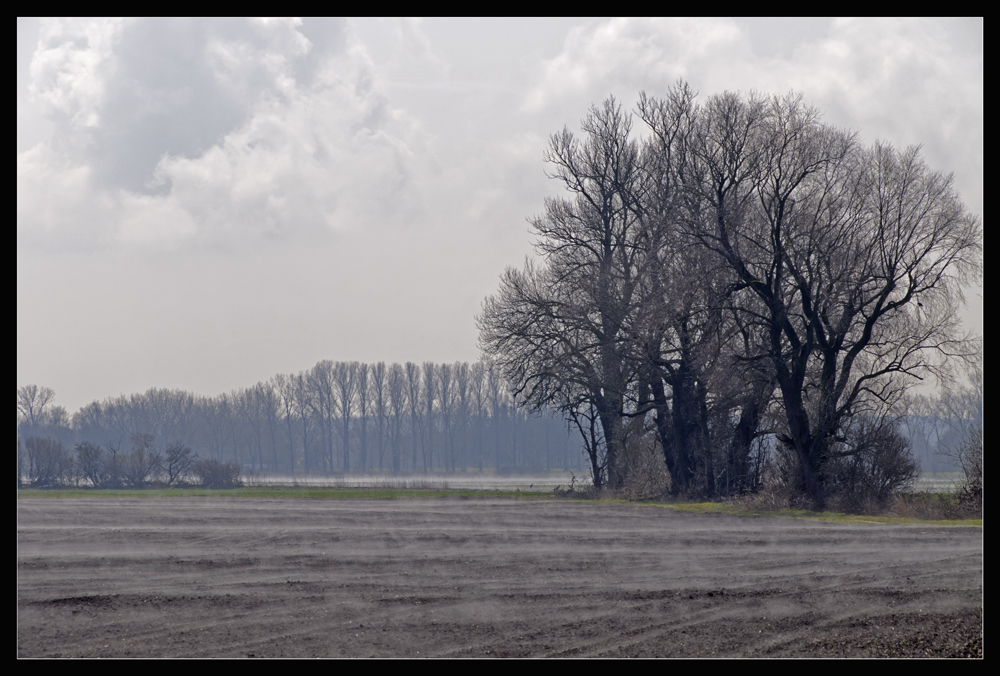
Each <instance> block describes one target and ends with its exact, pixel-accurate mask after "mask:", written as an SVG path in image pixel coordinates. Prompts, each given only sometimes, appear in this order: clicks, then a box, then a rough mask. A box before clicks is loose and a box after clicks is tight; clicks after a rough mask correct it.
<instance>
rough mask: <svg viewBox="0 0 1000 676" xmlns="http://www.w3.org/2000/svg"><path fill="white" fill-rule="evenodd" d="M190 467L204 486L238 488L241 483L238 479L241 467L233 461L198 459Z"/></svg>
mask: <svg viewBox="0 0 1000 676" xmlns="http://www.w3.org/2000/svg"><path fill="white" fill-rule="evenodd" d="M191 469H192V471H193V472H194V475H195V476H196V477H198V481H199V483H201V485H202V486H204V487H205V488H239V487H240V486H242V485H243V482H242V481H240V471H241V468H240V466H239V464H237V463H235V462H227V463H222V462H219V461H218V460H198V461H196V462H195V463H194V465H193V466H192V468H191Z"/></svg>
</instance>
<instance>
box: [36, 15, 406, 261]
mask: <svg viewBox="0 0 1000 676" xmlns="http://www.w3.org/2000/svg"><path fill="white" fill-rule="evenodd" d="M31 73H32V79H33V82H32V86H31V90H32V93H33V95H34V97H35V100H36V102H37V105H38V106H39V108H40V109H41V110H42V112H43V113H44V114H45V115H47V116H48V117H50V118H51V119H52V120H53V122H54V123H55V125H56V133H55V134H54V135H53V138H52V140H51V141H50V142H48V143H43V144H40V145H39V146H36V147H35V148H33V149H32V150H31V151H29V152H26V153H23V154H22V155H19V157H18V236H19V240H23V242H25V243H32V244H34V245H39V246H44V245H46V243H49V244H50V245H53V246H67V242H73V241H76V240H77V239H78V240H80V241H85V242H87V243H88V244H89V246H97V247H99V246H103V245H107V244H109V243H112V242H119V241H125V242H130V243H133V244H145V245H167V246H176V245H178V244H180V243H183V242H186V241H189V240H199V239H214V240H222V241H227V240H237V239H240V238H246V237H247V236H250V237H255V236H265V237H289V236H294V235H297V234H299V233H302V232H309V231H315V232H323V231H329V230H331V229H333V230H337V229H346V228H357V227H365V225H366V224H368V223H371V222H375V221H382V220H385V219H387V218H392V217H394V216H399V215H400V214H405V213H406V212H407V210H411V209H413V208H415V206H414V205H416V204H418V203H419V199H418V197H417V196H416V195H415V193H414V191H413V189H412V185H411V177H412V173H413V167H412V164H413V161H414V159H413V153H412V151H411V146H412V145H413V144H414V143H419V139H417V138H416V136H417V132H416V131H415V126H414V125H413V123H412V122H411V121H410V120H408V119H407V118H406V116H405V115H403V114H402V113H400V112H399V111H395V110H393V109H392V108H391V107H390V105H389V104H388V101H387V100H386V97H385V95H384V94H383V92H382V89H381V86H380V83H379V77H378V73H377V72H376V70H375V68H374V66H373V65H372V63H371V60H370V59H369V58H368V55H367V53H366V52H365V50H364V48H363V47H362V46H361V45H359V44H358V43H357V42H356V41H354V40H353V39H352V38H351V35H350V31H349V30H348V28H347V25H346V24H345V23H344V22H343V21H337V20H318V21H316V22H312V21H306V22H302V21H299V20H237V19H222V20H182V19H169V20H149V19H137V20H127V21H96V20H95V21H83V22H71V21H52V22H45V23H43V25H42V27H41V30H40V39H39V45H38V48H37V50H36V51H35V54H34V57H33V60H32V65H31ZM56 196H57V199H56V200H53V197H56ZM373 205H375V208H372V206H373Z"/></svg>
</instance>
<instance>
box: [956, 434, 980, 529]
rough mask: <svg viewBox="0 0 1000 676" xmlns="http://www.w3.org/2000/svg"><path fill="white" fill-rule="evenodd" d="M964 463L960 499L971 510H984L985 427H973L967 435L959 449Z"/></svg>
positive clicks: (960, 458)
mask: <svg viewBox="0 0 1000 676" xmlns="http://www.w3.org/2000/svg"><path fill="white" fill-rule="evenodd" d="M958 460H959V462H960V463H961V464H962V474H963V477H962V483H961V485H960V486H959V487H958V491H956V492H957V494H958V500H959V502H960V503H961V504H962V506H963V507H965V508H966V509H967V510H969V511H975V512H978V513H979V514H982V511H983V428H982V427H978V428H975V429H973V430H972V431H971V432H969V434H967V435H966V438H965V442H964V443H963V444H962V447H961V448H960V449H959V451H958Z"/></svg>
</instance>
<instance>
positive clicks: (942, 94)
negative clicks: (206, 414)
mask: <svg viewBox="0 0 1000 676" xmlns="http://www.w3.org/2000/svg"><path fill="white" fill-rule="evenodd" d="M679 77H682V78H684V79H686V80H687V81H688V82H689V83H690V84H691V85H692V87H693V88H694V89H695V90H696V91H698V92H700V95H701V98H705V97H706V96H708V95H711V94H714V93H718V92H721V91H724V90H739V91H744V92H745V91H748V90H751V89H756V90H759V91H764V92H770V93H785V92H787V91H789V90H797V91H800V92H802V93H803V94H804V95H805V97H806V99H807V100H808V101H809V102H810V103H812V104H814V105H815V106H817V107H818V108H819V109H820V110H822V111H823V112H824V119H825V121H827V122H828V123H831V124H834V125H837V126H842V127H849V128H852V129H855V130H858V131H859V132H860V133H861V135H862V137H863V139H864V140H865V141H867V142H870V141H874V140H875V139H883V140H886V141H889V142H891V143H893V144H895V145H897V146H905V145H909V144H917V143H919V144H922V145H923V148H924V155H925V157H926V159H927V161H928V163H929V164H930V165H931V166H932V167H933V168H935V169H939V170H942V171H946V172H953V173H954V176H955V184H956V186H957V188H958V190H959V192H960V193H961V195H962V196H963V198H964V199H965V201H966V204H967V205H968V206H969V208H970V209H971V210H972V211H973V212H975V213H978V214H980V215H982V208H983V20H982V19H981V18H980V19H905V20H904V19H885V20H875V19H853V20H842V19H718V18H714V19H423V20H420V19H318V20H317V19H304V20H286V19H281V20H242V19H221V20H201V19H197V20H183V19H126V20H106V19H45V20H41V21H39V20H36V19H18V21H17V383H18V385H19V386H20V385H25V384H29V383H34V384H38V385H44V386H48V387H51V388H53V389H54V390H55V391H56V400H55V403H57V404H61V405H63V406H65V407H66V408H67V409H68V410H69V412H70V413H72V412H74V411H75V410H77V409H78V408H79V407H80V406H82V405H85V404H86V403H88V402H89V401H92V400H94V399H103V398H105V397H108V396H113V395H118V394H123V393H124V394H130V393H132V392H141V391H145V390H146V389H148V388H150V387H153V386H155V387H169V388H180V389H184V390H188V391H192V392H195V393H198V394H206V395H216V394H220V393H222V392H228V391H231V390H232V389H234V388H237V387H245V386H249V385H253V384H254V383H256V382H258V381H260V380H263V379H266V378H269V377H271V376H273V375H275V374H277V373H297V372H299V371H301V370H303V369H307V368H310V367H312V366H313V365H314V364H315V363H316V362H317V361H319V360H321V359H331V360H334V361H347V360H359V361H367V362H375V361H380V360H384V361H386V362H388V363H391V362H394V361H395V362H400V363H403V362H406V361H416V362H423V361H434V362H439V363H440V362H454V361H458V360H461V361H470V362H471V361H475V360H476V359H478V357H479V353H478V349H477V345H476V337H477V334H476V327H475V322H474V317H475V315H476V314H477V313H478V311H479V308H480V304H481V303H482V300H483V298H484V297H485V296H487V295H489V294H491V293H493V292H494V291H495V289H496V287H497V282H498V279H499V276H500V274H501V273H502V272H503V269H504V267H505V266H508V265H515V266H520V265H521V264H522V263H523V260H524V257H525V255H528V254H530V253H531V235H530V233H529V229H528V224H527V222H526V218H528V217H530V216H533V215H536V214H538V213H540V212H541V210H542V204H543V199H544V197H545V196H546V195H548V194H557V191H558V186H557V185H556V184H555V183H554V182H553V181H550V180H548V179H547V178H546V177H545V169H546V167H545V165H544V163H543V162H542V152H543V150H544V149H545V146H546V141H547V138H548V135H549V134H550V133H552V132H555V131H558V130H560V129H561V128H562V127H563V126H564V125H568V126H569V128H570V129H571V130H575V131H578V130H579V123H580V120H581V118H582V117H583V116H584V115H585V114H586V111H587V108H588V106H589V105H591V104H592V103H599V102H600V101H602V100H603V99H604V98H606V97H607V96H608V95H609V94H614V95H615V96H616V97H618V98H619V100H620V101H622V102H623V103H624V104H625V105H626V106H627V107H629V108H632V109H634V106H635V103H636V101H637V95H638V92H639V91H640V90H645V91H646V92H647V93H649V94H652V95H660V94H662V93H664V92H665V91H666V90H667V88H668V87H669V86H670V85H671V84H673V83H674V82H675V81H676V80H677V78H679ZM636 126H637V127H638V126H639V125H638V123H637V124H636ZM969 300H970V301H971V303H972V305H973V308H972V310H971V312H970V313H969V320H968V321H969V327H970V328H972V329H974V330H981V327H982V291H981V289H980V290H978V291H975V292H974V293H972V294H971V295H970V298H969Z"/></svg>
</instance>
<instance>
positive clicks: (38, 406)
mask: <svg viewBox="0 0 1000 676" xmlns="http://www.w3.org/2000/svg"><path fill="white" fill-rule="evenodd" d="M55 396H56V393H55V392H54V391H53V390H52V388H49V387H39V386H38V385H24V386H23V387H19V388H17V413H18V416H19V417H20V418H21V420H22V421H24V422H25V423H27V424H28V425H29V426H31V427H34V426H35V425H37V424H38V423H39V422H41V419H42V416H43V414H44V413H45V407H46V406H48V405H49V403H50V402H51V401H52V400H53V399H54V398H55Z"/></svg>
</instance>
